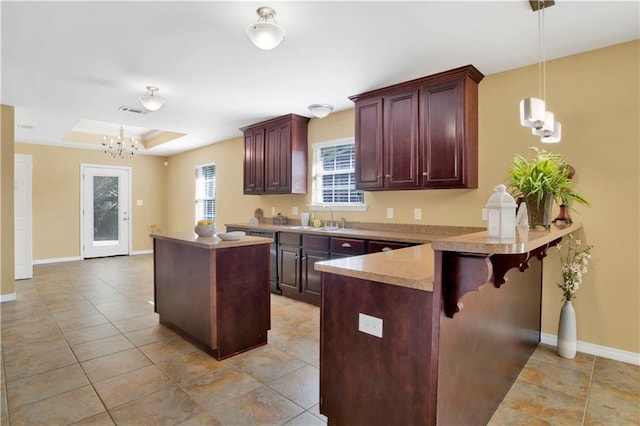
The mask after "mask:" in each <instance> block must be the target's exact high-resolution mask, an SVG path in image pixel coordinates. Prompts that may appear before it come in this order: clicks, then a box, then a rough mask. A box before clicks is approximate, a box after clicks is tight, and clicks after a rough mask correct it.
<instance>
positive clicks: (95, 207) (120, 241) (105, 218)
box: [81, 164, 131, 258]
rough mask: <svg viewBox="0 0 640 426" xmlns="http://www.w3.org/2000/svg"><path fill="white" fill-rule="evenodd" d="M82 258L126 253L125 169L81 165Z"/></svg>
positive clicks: (126, 207) (128, 228)
mask: <svg viewBox="0 0 640 426" xmlns="http://www.w3.org/2000/svg"><path fill="white" fill-rule="evenodd" d="M81 173H82V246H83V247H82V257H83V258H88V257H104V256H117V255H122V254H129V233H130V225H129V224H130V221H129V216H130V215H129V205H130V202H131V200H130V195H129V194H130V191H129V187H130V179H129V176H130V173H131V170H130V169H129V168H127V167H106V166H91V165H84V164H83V165H82V170H81Z"/></svg>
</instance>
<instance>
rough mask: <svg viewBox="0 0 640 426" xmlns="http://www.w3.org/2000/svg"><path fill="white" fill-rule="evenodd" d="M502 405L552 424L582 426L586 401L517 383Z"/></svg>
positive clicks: (520, 382) (521, 382)
mask: <svg viewBox="0 0 640 426" xmlns="http://www.w3.org/2000/svg"><path fill="white" fill-rule="evenodd" d="M502 403H503V404H505V405H506V406H508V407H509V408H511V409H513V410H517V411H521V412H523V413H525V414H527V415H529V416H532V417H537V418H539V419H542V420H546V421H549V422H550V423H555V424H562V425H580V424H581V423H582V417H583V413H584V407H585V404H586V400H584V399H581V398H576V397H574V396H569V395H567V394H564V393H562V392H557V391H553V390H549V389H545V388H541V387H539V386H536V385H532V384H529V383H527V382H524V381H516V383H514V384H513V386H512V387H511V390H510V391H509V393H507V396H506V397H505V398H504V400H503V402H502Z"/></svg>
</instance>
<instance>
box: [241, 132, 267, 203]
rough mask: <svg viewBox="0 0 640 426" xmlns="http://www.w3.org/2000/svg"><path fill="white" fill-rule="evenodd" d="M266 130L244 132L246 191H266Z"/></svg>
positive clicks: (256, 192)
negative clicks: (264, 165)
mask: <svg viewBox="0 0 640 426" xmlns="http://www.w3.org/2000/svg"><path fill="white" fill-rule="evenodd" d="M263 163H264V131H263V130H262V129H258V130H247V131H245V134H244V193H245V194H259V193H262V192H264V167H263Z"/></svg>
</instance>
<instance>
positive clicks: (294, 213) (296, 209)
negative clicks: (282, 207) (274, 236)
mask: <svg viewBox="0 0 640 426" xmlns="http://www.w3.org/2000/svg"><path fill="white" fill-rule="evenodd" d="M291 214H292V215H294V216H297V215H298V206H293V207H291Z"/></svg>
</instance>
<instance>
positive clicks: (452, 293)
mask: <svg viewBox="0 0 640 426" xmlns="http://www.w3.org/2000/svg"><path fill="white" fill-rule="evenodd" d="M491 272H492V264H491V261H490V260H489V255H477V254H466V253H456V252H443V253H442V298H443V309H444V313H445V315H446V316H447V317H449V318H453V316H454V315H455V314H457V313H458V312H460V311H461V310H462V309H463V308H464V305H463V304H462V302H460V298H462V296H464V295H465V294H466V293H468V292H470V291H478V289H479V288H480V286H482V285H483V284H484V283H486V282H487V281H489V279H490V278H491Z"/></svg>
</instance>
